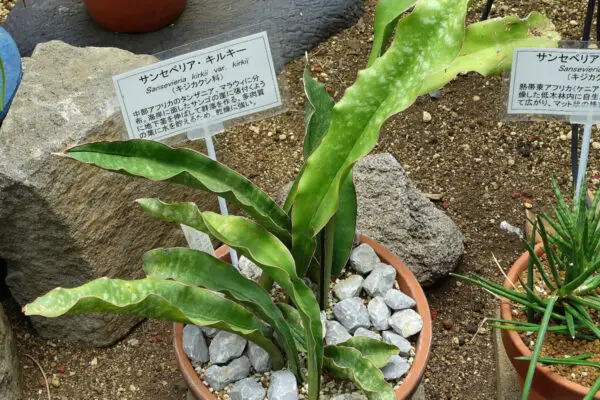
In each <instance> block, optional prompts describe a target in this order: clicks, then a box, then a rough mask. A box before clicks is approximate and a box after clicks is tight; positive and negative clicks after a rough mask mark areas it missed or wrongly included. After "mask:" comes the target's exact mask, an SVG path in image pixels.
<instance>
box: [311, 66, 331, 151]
mask: <svg viewBox="0 0 600 400" xmlns="http://www.w3.org/2000/svg"><path fill="white" fill-rule="evenodd" d="M303 80H304V93H305V94H306V106H305V108H306V112H305V115H304V119H305V121H304V135H305V137H304V159H307V158H308V157H310V155H311V154H312V152H313V151H314V149H316V148H317V146H318V145H319V143H320V142H321V139H322V138H323V135H325V132H327V129H328V128H329V124H330V123H331V112H332V110H333V106H334V104H335V103H334V102H333V99H332V98H331V96H329V93H327V89H326V88H325V85H323V84H322V83H320V82H319V81H317V80H315V79H313V77H312V76H311V75H310V70H309V67H308V65H306V67H305V68H304V77H303Z"/></svg>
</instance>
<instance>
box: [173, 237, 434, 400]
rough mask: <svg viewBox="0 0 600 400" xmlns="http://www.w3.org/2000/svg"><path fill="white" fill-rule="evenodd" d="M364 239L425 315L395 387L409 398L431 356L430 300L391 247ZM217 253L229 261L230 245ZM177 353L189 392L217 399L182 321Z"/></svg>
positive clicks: (177, 326)
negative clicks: (188, 348)
mask: <svg viewBox="0 0 600 400" xmlns="http://www.w3.org/2000/svg"><path fill="white" fill-rule="evenodd" d="M360 242H361V243H367V244H368V245H369V246H371V247H372V248H373V250H375V253H377V255H378V256H379V258H380V259H381V261H382V262H384V263H386V264H389V265H391V266H393V267H394V268H396V271H397V272H398V273H397V276H396V279H397V281H398V285H399V286H400V290H401V291H402V292H404V293H406V294H407V295H408V296H410V297H412V298H413V299H414V300H415V301H416V303H417V305H416V307H415V309H416V311H417V312H418V313H419V315H420V316H421V318H423V329H422V330H421V333H420V334H419V338H418V339H417V344H416V351H415V359H414V362H413V364H412V366H411V368H410V370H409V371H408V374H407V375H406V376H405V377H404V383H403V384H402V385H401V386H400V387H399V388H398V389H397V390H396V392H395V393H396V400H403V399H410V397H411V396H412V394H413V393H414V392H415V391H416V390H417V388H418V387H419V383H420V382H421V379H422V378H423V374H424V373H425V367H426V366H427V361H428V359H429V351H430V349H431V340H432V338H431V335H432V330H431V329H432V328H431V313H430V312H429V304H428V303H427V298H426V297H425V293H424V292H423V288H421V285H420V284H419V282H418V281H417V278H415V276H414V275H413V274H412V272H410V271H409V270H408V268H406V266H405V265H404V264H403V263H402V261H400V260H399V259H398V258H396V257H395V256H394V255H393V254H392V253H390V251H389V250H388V249H386V248H385V247H383V246H381V245H380V244H378V243H377V242H375V241H373V240H371V239H368V238H366V237H365V236H361V237H360ZM217 257H219V258H220V259H222V260H224V261H227V262H230V259H229V248H228V247H227V246H221V247H220V248H219V249H217ZM173 344H174V346H175V355H176V357H177V363H178V364H179V369H180V370H181V373H182V374H183V378H184V379H185V381H186V383H187V385H188V387H189V389H190V392H191V393H192V394H193V395H194V396H195V397H196V398H197V399H199V400H216V397H215V396H214V395H213V394H212V393H211V392H210V391H209V390H208V388H207V387H206V386H205V385H204V384H203V383H202V381H201V380H200V378H199V377H198V374H197V373H196V371H195V370H194V367H193V366H192V363H191V362H190V360H189V359H188V357H187V355H186V354H185V352H184V351H183V324H175V337H174V343H173Z"/></svg>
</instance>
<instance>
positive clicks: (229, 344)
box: [208, 331, 248, 364]
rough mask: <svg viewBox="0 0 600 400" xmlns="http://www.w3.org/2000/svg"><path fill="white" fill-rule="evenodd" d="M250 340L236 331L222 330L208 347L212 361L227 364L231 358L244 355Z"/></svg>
mask: <svg viewBox="0 0 600 400" xmlns="http://www.w3.org/2000/svg"><path fill="white" fill-rule="evenodd" d="M247 342H248V341H247V340H246V339H244V338H243V337H241V336H238V335H236V334H235V333H230V332H226V331H221V332H219V333H218V334H217V336H215V338H214V339H213V340H212V342H211V343H210V346H209V347H208V352H209V353H210V362H211V363H213V364H225V363H226V362H228V361H229V360H232V359H234V358H237V357H239V356H241V355H242V353H243V352H244V349H245V348H246V343H247Z"/></svg>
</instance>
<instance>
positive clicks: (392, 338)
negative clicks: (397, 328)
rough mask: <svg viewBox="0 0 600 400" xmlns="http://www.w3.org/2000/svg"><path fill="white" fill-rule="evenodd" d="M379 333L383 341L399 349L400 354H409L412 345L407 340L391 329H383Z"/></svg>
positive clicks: (405, 355) (404, 355)
mask: <svg viewBox="0 0 600 400" xmlns="http://www.w3.org/2000/svg"><path fill="white" fill-rule="evenodd" d="M381 334H382V336H383V343H388V344H393V345H394V346H396V347H397V348H398V350H399V351H400V355H401V356H403V357H407V356H409V355H410V351H411V350H412V345H411V344H410V342H409V341H408V340H406V339H405V338H403V337H402V336H400V335H398V334H397V333H395V332H392V331H384V332H381Z"/></svg>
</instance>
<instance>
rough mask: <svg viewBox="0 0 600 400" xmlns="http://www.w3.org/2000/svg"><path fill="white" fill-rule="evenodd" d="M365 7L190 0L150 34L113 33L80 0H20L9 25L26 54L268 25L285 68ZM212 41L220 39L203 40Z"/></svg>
mask: <svg viewBox="0 0 600 400" xmlns="http://www.w3.org/2000/svg"><path fill="white" fill-rule="evenodd" d="M362 9H363V1H362V0H294V1H291V0H286V1H282V0H219V1H204V0H189V1H188V4H187V6H186V9H185V11H184V12H183V14H182V15H181V17H180V18H179V19H178V20H177V21H175V23H173V24H172V25H171V26H168V27H166V28H164V29H161V30H159V31H157V32H152V33H147V34H114V33H112V32H108V31H105V30H104V29H102V28H100V27H99V26H98V25H96V24H95V23H94V22H93V21H92V19H91V18H90V16H89V14H88V13H87V11H86V9H85V7H84V5H83V2H82V1H81V0H35V1H31V2H27V7H26V8H24V7H23V5H22V2H19V4H18V5H17V7H15V9H13V10H12V11H11V13H10V15H9V18H8V20H7V21H6V22H5V24H4V28H5V29H6V30H7V31H8V32H10V33H11V34H12V36H13V37H14V39H15V41H16V42H17V44H18V46H19V49H20V51H21V54H22V55H30V54H31V52H32V51H33V49H34V47H35V45H36V44H38V43H40V42H45V41H48V40H54V39H58V40H62V41H64V42H67V43H69V44H72V45H75V46H107V47H119V48H122V49H126V50H129V51H132V52H134V53H138V54H155V53H158V52H160V51H165V50H168V49H172V48H174V47H178V46H182V45H184V44H188V43H191V42H196V41H202V40H206V39H209V38H212V37H214V36H216V35H221V34H226V38H219V39H220V41H224V40H231V39H233V38H235V37H240V36H243V35H247V34H249V33H255V32H256V31H257V30H267V31H268V33H269V40H270V42H271V47H272V49H273V55H274V57H275V60H274V61H275V65H276V68H277V69H280V68H281V67H282V66H283V65H284V64H285V63H287V62H289V61H291V60H293V59H294V58H296V57H299V56H302V55H303V54H304V52H305V51H307V50H310V49H311V48H312V47H313V46H315V45H316V44H318V43H319V42H321V41H323V40H325V39H327V38H328V37H329V36H331V35H332V34H334V33H336V32H338V31H340V30H342V29H345V28H347V27H349V26H351V25H352V24H353V23H354V22H356V20H357V19H358V18H359V16H360V15H361V14H362ZM265 21H269V22H268V23H266V22H265ZM253 25H257V27H256V29H255V30H254V31H250V32H246V30H245V29H244V28H245V27H249V26H253ZM240 29H241V31H240ZM236 31H237V32H236ZM209 44H215V43H212V42H211V43H207V44H204V46H206V45H209Z"/></svg>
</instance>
